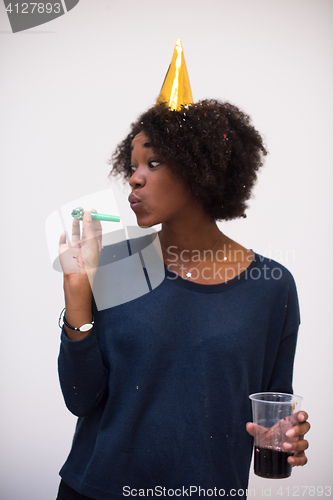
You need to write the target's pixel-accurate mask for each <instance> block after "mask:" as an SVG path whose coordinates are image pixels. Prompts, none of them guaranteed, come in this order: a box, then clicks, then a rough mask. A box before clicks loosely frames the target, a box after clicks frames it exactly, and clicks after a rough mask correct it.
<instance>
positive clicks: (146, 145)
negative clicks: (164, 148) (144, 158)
mask: <svg viewBox="0 0 333 500" xmlns="http://www.w3.org/2000/svg"><path fill="white" fill-rule="evenodd" d="M143 147H144V148H152V147H153V145H152V143H151V142H145V143H144V145H143ZM133 149H134V146H131V151H133Z"/></svg>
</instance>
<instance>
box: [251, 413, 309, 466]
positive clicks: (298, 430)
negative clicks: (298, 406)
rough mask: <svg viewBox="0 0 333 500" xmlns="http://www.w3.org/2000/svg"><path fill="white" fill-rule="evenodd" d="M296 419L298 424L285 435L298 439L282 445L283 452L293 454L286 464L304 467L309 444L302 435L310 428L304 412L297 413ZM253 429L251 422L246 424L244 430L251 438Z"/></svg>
mask: <svg viewBox="0 0 333 500" xmlns="http://www.w3.org/2000/svg"><path fill="white" fill-rule="evenodd" d="M297 419H298V422H299V423H298V424H297V425H295V426H294V427H292V428H291V429H289V431H287V435H288V437H290V438H294V437H298V440H297V441H293V442H291V443H288V442H285V443H283V449H284V450H286V451H289V452H290V451H293V452H294V454H293V456H291V457H288V462H289V463H290V464H291V465H292V466H293V467H296V466H299V465H305V464H306V463H307V461H308V459H307V457H306V455H305V453H304V452H305V450H307V449H308V447H309V443H308V441H307V440H306V439H304V435H305V434H306V433H307V432H309V430H310V427H311V426H310V424H309V422H308V414H307V413H306V412H305V411H300V412H298V415H297ZM254 428H255V425H254V423H253V422H248V423H247V424H246V430H247V432H248V433H249V434H251V436H254Z"/></svg>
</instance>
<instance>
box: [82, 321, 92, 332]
mask: <svg viewBox="0 0 333 500" xmlns="http://www.w3.org/2000/svg"><path fill="white" fill-rule="evenodd" d="M93 326H94V325H93V324H92V323H86V324H85V325H82V326H80V332H87V331H88V330H90V329H91V328H92V327H93Z"/></svg>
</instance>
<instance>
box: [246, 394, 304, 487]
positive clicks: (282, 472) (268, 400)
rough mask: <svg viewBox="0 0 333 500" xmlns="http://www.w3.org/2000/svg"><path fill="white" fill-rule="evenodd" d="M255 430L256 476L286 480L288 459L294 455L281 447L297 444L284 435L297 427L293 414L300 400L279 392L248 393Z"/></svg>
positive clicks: (289, 472)
mask: <svg viewBox="0 0 333 500" xmlns="http://www.w3.org/2000/svg"><path fill="white" fill-rule="evenodd" d="M249 398H250V399H251V401H252V413H253V423H254V424H255V430H254V473H255V474H256V475H257V476H261V477H266V478H271V479H281V478H285V477H289V476H290V474H291V470H292V465H291V464H289V463H288V461H287V459H288V457H290V456H291V455H293V452H288V451H287V450H284V449H283V448H282V445H283V443H285V442H287V441H288V442H292V441H297V440H298V437H293V438H290V437H288V436H286V432H287V431H288V430H289V429H291V428H292V427H294V426H295V425H297V423H298V420H297V415H296V412H298V411H299V410H300V407H301V401H302V399H303V398H301V397H300V396H295V395H293V394H284V393H282V392H258V393H256V394H251V395H250V396H249Z"/></svg>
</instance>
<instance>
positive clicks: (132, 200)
mask: <svg viewBox="0 0 333 500" xmlns="http://www.w3.org/2000/svg"><path fill="white" fill-rule="evenodd" d="M128 201H129V202H130V205H131V208H132V209H134V208H136V207H137V206H139V205H140V203H141V200H140V199H139V198H138V197H137V196H135V194H133V193H131V194H130V195H129V197H128Z"/></svg>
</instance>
